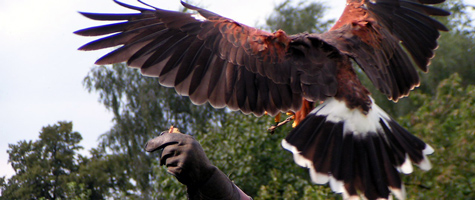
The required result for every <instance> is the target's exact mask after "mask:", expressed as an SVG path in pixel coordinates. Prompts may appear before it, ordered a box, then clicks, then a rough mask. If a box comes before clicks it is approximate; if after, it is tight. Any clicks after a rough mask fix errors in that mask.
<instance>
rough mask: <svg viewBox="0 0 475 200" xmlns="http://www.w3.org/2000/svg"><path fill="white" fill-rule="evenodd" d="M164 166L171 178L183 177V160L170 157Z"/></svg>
mask: <svg viewBox="0 0 475 200" xmlns="http://www.w3.org/2000/svg"><path fill="white" fill-rule="evenodd" d="M165 166H166V167H167V169H168V172H169V173H170V174H172V175H173V176H176V177H177V178H178V177H181V176H183V160H182V159H181V158H179V157H170V158H169V159H167V162H166V164H165Z"/></svg>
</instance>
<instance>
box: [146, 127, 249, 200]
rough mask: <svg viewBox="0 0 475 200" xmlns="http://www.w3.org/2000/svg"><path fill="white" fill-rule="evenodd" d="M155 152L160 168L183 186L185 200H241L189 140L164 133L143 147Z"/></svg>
mask: <svg viewBox="0 0 475 200" xmlns="http://www.w3.org/2000/svg"><path fill="white" fill-rule="evenodd" d="M159 149H163V151H162V154H161V156H160V165H165V166H166V167H167V168H168V172H169V173H170V174H172V175H173V176H175V177H176V178H177V179H178V181H180V182H181V183H183V184H184V185H186V186H187V191H188V197H189V199H192V200H194V199H230V200H233V199H236V200H238V199H241V193H242V191H240V189H239V188H238V187H237V186H235V185H234V183H233V182H232V181H231V180H230V179H229V178H228V177H227V176H226V175H225V174H224V173H223V172H221V171H220V170H219V169H218V168H217V167H215V166H214V165H213V164H212V163H211V162H210V161H209V159H208V157H206V154H205V152H204V151H203V148H202V147H201V145H200V144H199V143H198V141H196V140H195V139H194V138H193V137H191V136H189V135H186V134H182V133H166V132H165V133H162V135H160V136H158V137H156V138H154V139H151V140H149V141H148V142H147V144H146V145H145V150H146V151H148V152H153V151H156V150H159Z"/></svg>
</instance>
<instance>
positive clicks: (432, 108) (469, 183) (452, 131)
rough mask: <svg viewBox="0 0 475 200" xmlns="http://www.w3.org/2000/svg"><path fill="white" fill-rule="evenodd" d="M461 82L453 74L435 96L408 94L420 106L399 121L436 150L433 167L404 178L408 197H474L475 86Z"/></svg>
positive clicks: (432, 156) (441, 84) (432, 159)
mask: <svg viewBox="0 0 475 200" xmlns="http://www.w3.org/2000/svg"><path fill="white" fill-rule="evenodd" d="M462 83H463V81H462V79H461V78H460V76H459V75H458V74H454V75H452V76H450V77H449V78H448V79H446V80H443V81H442V82H441V83H440V84H439V86H438V87H437V92H436V95H435V96H434V97H431V96H429V95H426V94H422V93H416V94H413V95H412V96H411V97H410V98H412V99H413V100H414V101H418V102H421V104H422V106H421V107H420V108H419V109H418V110H416V111H415V112H413V113H411V114H409V115H407V116H405V117H403V118H401V120H400V122H401V123H403V124H405V125H406V127H410V128H409V130H410V131H411V132H413V133H417V135H418V136H419V137H421V138H422V139H423V140H424V141H425V142H427V143H428V144H431V145H432V147H433V148H434V149H435V153H434V155H431V156H430V160H431V161H432V162H433V165H434V167H433V169H431V170H430V171H428V172H420V171H417V173H416V174H415V176H414V175H411V176H408V177H405V178H406V180H405V182H406V183H408V184H409V185H408V193H409V195H410V197H411V198H414V199H421V198H424V199H474V198H475V193H473V191H474V189H475V171H474V170H473V169H475V124H474V123H473V122H474V121H475V85H468V86H463V84H462Z"/></svg>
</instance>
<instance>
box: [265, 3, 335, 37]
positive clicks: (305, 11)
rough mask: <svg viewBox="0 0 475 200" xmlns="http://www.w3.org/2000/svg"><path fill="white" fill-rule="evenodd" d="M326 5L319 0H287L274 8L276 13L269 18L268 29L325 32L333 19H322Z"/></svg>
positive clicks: (295, 32) (290, 32)
mask: <svg viewBox="0 0 475 200" xmlns="http://www.w3.org/2000/svg"><path fill="white" fill-rule="evenodd" d="M325 9H327V7H325V6H324V5H323V4H321V3H319V2H311V3H306V1H302V0H301V1H299V2H297V3H295V2H294V1H292V0H286V1H284V2H283V3H281V4H279V5H277V6H276V7H275V8H274V13H273V14H272V15H271V16H270V17H269V18H267V20H266V25H267V27H265V28H267V29H270V30H272V31H276V30H279V29H282V30H284V31H285V32H286V33H287V34H297V33H303V32H309V33H323V32H324V31H326V30H328V29H329V28H330V26H331V25H332V23H333V20H330V21H328V20H322V19H323V16H324V13H325Z"/></svg>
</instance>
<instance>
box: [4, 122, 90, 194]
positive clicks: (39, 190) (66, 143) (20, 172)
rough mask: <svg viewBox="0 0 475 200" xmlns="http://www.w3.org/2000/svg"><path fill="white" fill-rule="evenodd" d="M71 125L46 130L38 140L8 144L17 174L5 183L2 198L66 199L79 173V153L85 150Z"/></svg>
mask: <svg viewBox="0 0 475 200" xmlns="http://www.w3.org/2000/svg"><path fill="white" fill-rule="evenodd" d="M72 126H73V125H72V123H71V122H58V124H55V125H52V126H46V127H43V129H42V130H41V132H40V136H39V138H40V139H39V140H37V141H35V142H32V141H20V142H18V144H16V145H15V144H9V150H8V151H7V152H8V154H9V162H10V163H11V165H12V167H13V169H14V170H15V173H16V174H15V175H14V176H13V177H11V178H10V179H9V180H8V183H7V184H2V188H1V190H2V198H5V199H37V198H40V197H44V198H46V199H57V198H63V199H64V198H67V197H68V196H66V192H65V191H66V190H67V188H64V186H65V185H66V184H67V183H69V182H70V181H71V177H70V176H69V175H70V174H71V173H74V172H76V171H77V170H78V168H77V164H76V163H75V155H76V151H78V150H79V149H82V147H81V146H79V145H78V144H79V142H80V141H81V139H82V137H81V135H80V134H79V133H78V132H73V131H72Z"/></svg>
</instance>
